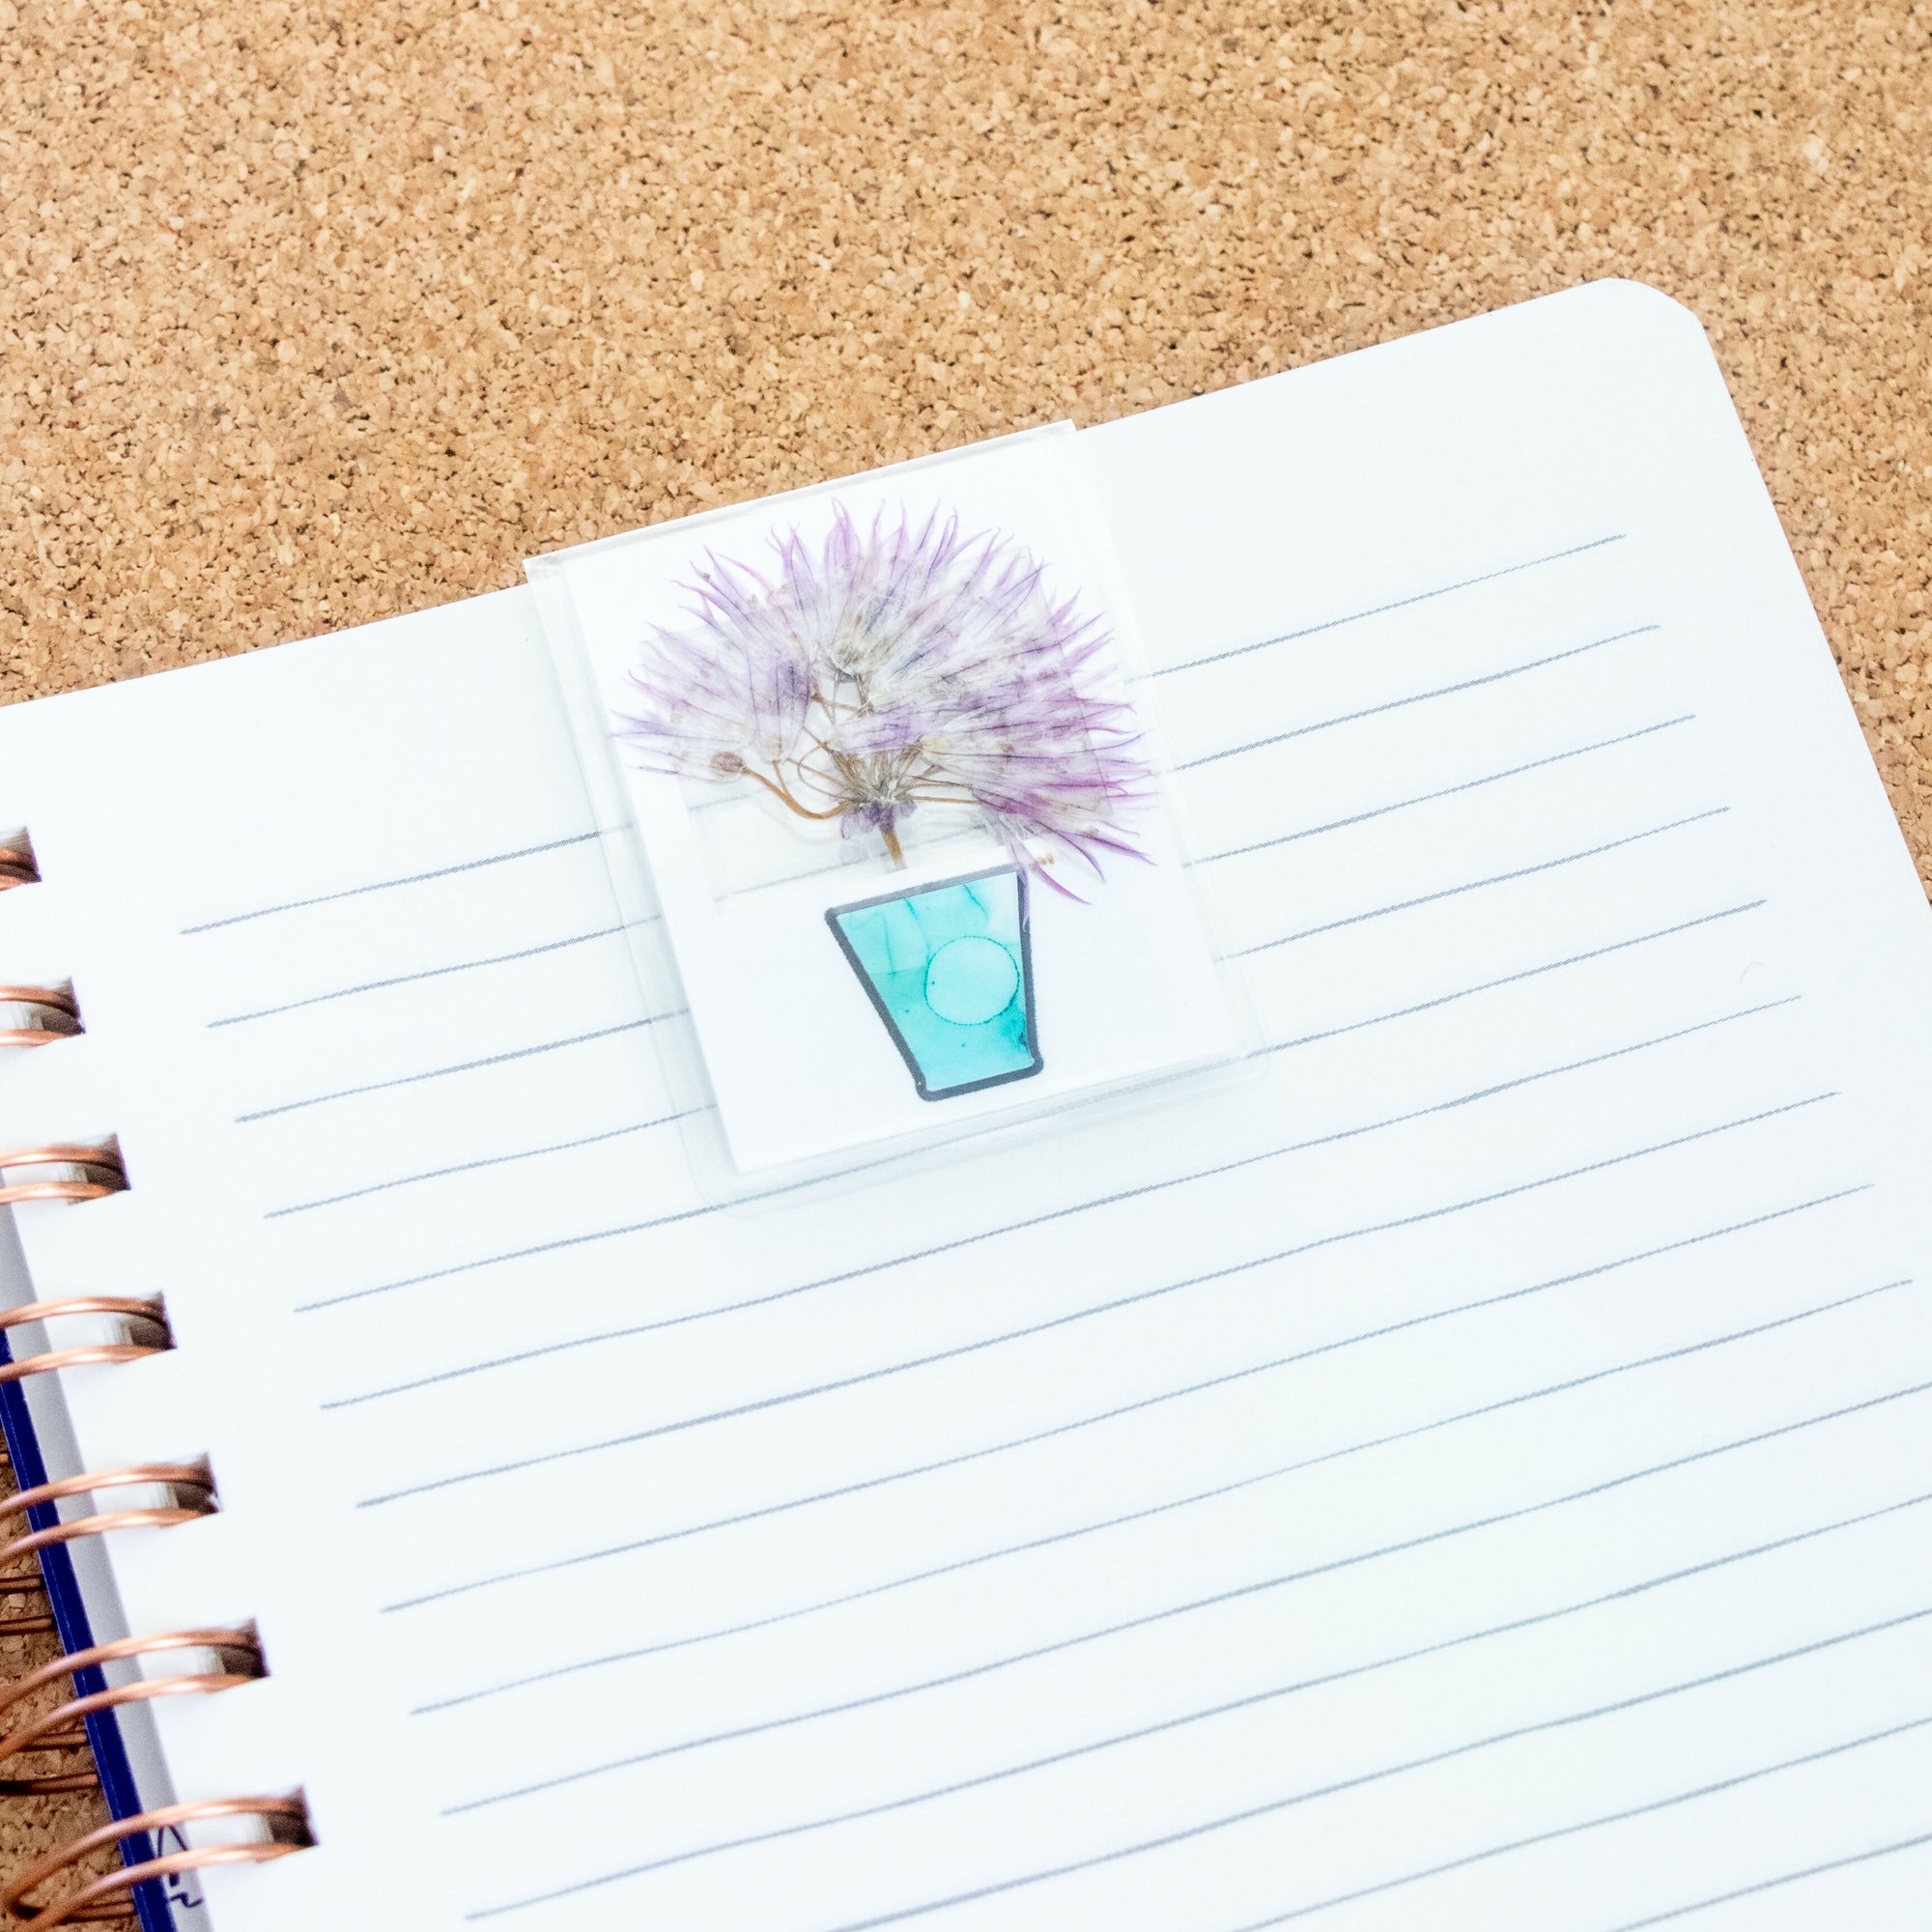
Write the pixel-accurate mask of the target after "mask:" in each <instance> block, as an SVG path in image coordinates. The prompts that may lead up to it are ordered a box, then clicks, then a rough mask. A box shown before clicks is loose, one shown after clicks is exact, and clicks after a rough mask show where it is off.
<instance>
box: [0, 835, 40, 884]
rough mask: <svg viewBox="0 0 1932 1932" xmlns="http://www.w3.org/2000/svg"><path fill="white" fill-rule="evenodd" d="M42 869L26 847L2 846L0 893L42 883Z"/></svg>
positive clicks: (0, 850) (0, 851) (0, 848)
mask: <svg viewBox="0 0 1932 1932" xmlns="http://www.w3.org/2000/svg"><path fill="white" fill-rule="evenodd" d="M40 878H41V868H40V867H38V866H37V865H36V864H35V863H34V855H33V853H32V852H30V851H29V850H28V849H27V847H26V846H24V845H0V893H4V892H6V891H7V890H9V888H11V887H14V886H33V885H38V884H39V883H40Z"/></svg>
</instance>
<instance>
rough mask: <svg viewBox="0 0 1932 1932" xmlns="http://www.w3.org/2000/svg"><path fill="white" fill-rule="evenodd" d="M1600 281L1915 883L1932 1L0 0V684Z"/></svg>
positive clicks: (514, 564)
mask: <svg viewBox="0 0 1932 1932" xmlns="http://www.w3.org/2000/svg"><path fill="white" fill-rule="evenodd" d="M1611 274H1618V275H1633V276H1637V277H1641V278H1642V279H1644V280H1647V281H1650V282H1652V283H1654V284H1656V285H1657V286H1658V287H1659V288H1662V289H1663V290H1665V291H1667V292H1668V293H1669V294H1671V295H1674V296H1676V297H1677V298H1680V299H1681V300H1683V301H1685V302H1687V303H1689V304H1690V307H1691V308H1692V309H1694V310H1695V311H1696V313H1697V314H1698V315H1699V316H1700V317H1701V318H1702V319H1703V321H1704V323H1705V325H1706V327H1707V328H1708V329H1709V331H1710V333H1711V336H1712V338H1713V340H1714V342H1715V345H1716V347H1717V351H1718V355H1719V359H1720V361H1721V363H1722V365H1723V369H1724V372H1725V375H1726V377H1727V379H1728V381H1729V383H1730V385H1731V389H1732V393H1733V395H1734V396H1735V398H1736V401H1737V404H1738V407H1739V410H1740V412H1741V413H1742V415H1743V418H1744V422H1745V426H1746V428H1747V431H1748V433H1749V435H1750V439H1751V441H1752V443H1753V445H1754V447H1755V449H1756V451H1757V456H1758V460H1759V462H1760V464H1761V465H1762V467H1763V469H1764V472H1765V475H1766V478H1767V480H1768V481H1769V483H1770V487H1771V491H1772V495H1773V497H1775V499H1776V504H1777V507H1778V510H1779V512H1780V514H1781V515H1782V517H1783V520H1784V525H1785V527H1786V529H1787V531H1788V532H1789V534H1790V537H1791V540H1792V544H1793V547H1794V549H1795V550H1796V552H1797V554H1798V558H1799V562H1800V564H1801V566H1802V567H1803V569H1804V576H1805V579H1806V582H1808V583H1809V585H1810V589H1811V594H1812V597H1813V599H1814V600H1815V602H1816V605H1817V608H1818V611H1819V613H1820V615H1821V617H1822V618H1823V620H1824V625H1825V629H1826V631H1827V633H1828V634H1829V636H1830V638H1831V640H1832V645H1833V650H1834V651H1835V652H1836V654H1837V658H1838V662H1839V665H1840V668H1841V669H1842V671H1843V674H1844V679H1845V682H1846V685H1847V687H1848V688H1849V690H1850V692H1851V695H1852V697H1853V699H1854V701H1855V703H1856V704H1857V707H1858V711H1859V715H1860V717H1861V720H1862V722H1863V725H1864V728H1865V732H1866V735H1867V737H1868V739H1869V741H1870V743H1871V746H1872V750H1873V753H1874V754H1875V756H1876V757H1877V760H1878V763H1879V767H1880V770H1881V772H1882V773H1883V775H1884V778H1885V781H1886V783H1887V786H1888V787H1889V792H1890V796H1891V800H1892V803H1893V805H1894V807H1895V809H1896V810H1897V812H1898V815H1899V818H1900V821H1901V823H1902V824H1903V826H1904V828H1905V831H1906V836H1907V838H1908V839H1909V841H1910V842H1911V845H1912V849H1913V852H1914V855H1915V857H1916V858H1917V860H1918V865H1919V868H1920V872H1921V876H1922V877H1925V878H1926V879H1928V880H1932V739H1928V729H1932V689H1928V684H1932V610H1928V601H1927V593H1928V582H1927V568H1928V566H1927V558H1928V539H1932V382H1928V370H1929V369H1932V338H1929V337H1928V334H1927V327H1926V325H1927V319H1928V314H1927V300H1926V292H1927V287H1928V278H1932V5H1928V4H1926V0H1860V4H1858V5H1853V4H1850V0H1823V4H1815V5H1807V4H1787V3H1786V0H1615V4H1614V6H1612V5H1610V4H1608V0H1600V4H1597V5H1591V6H1577V5H1563V4H1557V0H1460V4H1454V3H1452V0H1297V4H1295V5H1293V6H1289V5H1286V4H1282V0H1275V4H1272V5H1259V4H1250V0H1158V4H1154V0H1068V4H1065V5H1053V4H1044V0H1040V3H1039V4H1036V0H977V3H976V4H963V3H962V4H952V5H948V4H943V0H921V4H918V5H913V4H908V0H844V4H841V5H837V6H828V5H825V4H823V0H690V4H679V0H605V3H604V4H596V0H295V4H291V0H201V4H193V0H0V699H5V700H13V699H18V698H25V697H30V696H38V695H41V694H43V693H46V692H53V691H61V690H66V689H69V688H71V687H73V686H77V685H85V684H92V683H98V682H100V681H103V680H107V679H113V678H121V677H128V676H132V675H135V674H138V673H141V672H145V671H149V670H156V669H160V668H165V667H167V666H171V665H179V664H185V663H189V662H192V661H195V660H199V659H206V658H211V657H216V656H221V655H224V654H227V653H231V652H237V651H242V650H247V649H251V648H253V647H255V646H258V645H261V644H267V643H271V642H274V641H276V640H278V639H286V638H294V637H301V636H307V635H311V634H314V633H317V632H322V631H328V630H334V629H338V628H341V627H342V626H344V625H348V624H352V623H360V622H364V621H366V620H368V619H371V618H376V617H382V616H386V615H389V614H392V613H394V612H398V611H410V610H414V609H417V608H420V607H422V606H425V605H429V604H433V603H439V602H442V601H444V600H447V599H449V598H453V597H459V596H464V595H467V594H469V593H470V592H473V591H480V590H485V589H492V588H497V587H499V586H502V585H504V584H508V583H512V582H516V581H518V579H519V576H520V565H521V562H522V559H523V558H524V557H525V556H526V555H528V554H531V553H533V552H536V551H540V550H544V549H549V548H552V547H554V546H556V545H558V544H561V543H565V542H569V541H572V540H575V539H578V538H584V537H591V536H597V535H602V534H606V533H608V532H611V531H613V530H617V529H622V528H625V527H628V526H635V525H637V524H639V523H644V522H649V521H655V520H658V519H662V518H666V517H672V516H677V515H681V514H683V513H685V512H686V511H689V510H691V509H694V508H697V507H700V506H703V505H708V504H712V503H717V502H721V501H728V500H734V499H739V498H744V497H754V496H759V495H763V494H765V493H766V492H769V491H772V490H778V489H782V488H786V487H789V486H791V485H795V484H801V483H806V482H810V481H813V480H816V479H818V478H821V477H825V476H829V475H836V474H841V473H844V472H847V471H850V470H853V469H862V468H865V467H867V466H869V465H873V464H877V463H881V462H886V461H890V460H893V459H895V458H899V457H905V456H912V455H918V454H922V453H924V452H926V451H929V450H933V449H937V448H942V447H946V446H949V445H952V444H956V443H960V442H965V441H970V440H974V439H977V438H980V437H983V436H988V435H992V434H996V433H998V432H1001V431H1004V430H1009V429H1013V428H1017V427H1021V426H1024V425H1027V424H1030V423H1035V422H1040V421H1047V420H1051V419H1053V418H1056V417H1061V416H1070V417H1072V418H1073V419H1074V420H1076V421H1080V422H1093V421H1097V420H1100V419H1102V418H1105V417H1109V416H1113V415H1117V414H1120V413H1122V412H1127V411H1133V410H1139V409H1145V408H1147V407H1149V406H1151V405H1152V404H1155V403H1159V402H1164V401H1167V400H1169V399H1171V398H1175V397H1179V396H1184V395H1189V394H1192V393H1194V392H1196V391H1198V390H1201V389H1205V388H1210V387H1215V386H1218V385H1220V384H1228V383H1235V382H1239V381H1241V380H1243V379H1245V378H1248V377H1252V376H1255V375H1258V374H1262V373H1264V372H1265V371H1268V370H1272V369H1279V368H1283V367H1287V366H1290V365H1293V364H1298V363H1303V362H1307V361H1311V360H1315V359H1317V358H1320V357H1322V356H1327V355H1336V354H1338V353H1340V352H1342V351H1345V350H1350V349H1355V348H1360V347H1363V346H1365V345H1367V344H1370V343H1374V342H1378V341H1382V340H1385V339H1387V338H1388V337H1390V336H1393V335H1398V334H1401V333H1404V332H1406V331H1408V330H1410V329H1414V328H1419V327H1427V326H1430V325H1432V324H1435V323H1440V322H1446V321H1450V320H1453V319H1455V318H1457V317H1461V316H1465V315H1469V314H1473V313H1476V312H1478V311H1480V310H1483V309H1486V308H1492V307H1495V306H1498V305H1500V304H1502V303H1506V302H1512V301H1518V300H1520V299H1523V298H1527V297H1530V296H1534V295H1540V294H1545V293H1548V292H1549V291H1552V290H1555V289H1560V288H1563V287H1566V286H1569V285H1571V284H1573V283H1576V282H1578V281H1581V280H1585V279H1589V278H1592V277H1598V276H1603V275H1611ZM8 1648H9V1650H10V1651H12V1650H18V1649H21V1646H20V1645H19V1644H18V1643H17V1642H14V1640H9V1644H8ZM9 1662H10V1667H12V1660H9ZM18 1662H19V1663H20V1664H21V1665H24V1663H25V1662H27V1658H26V1656H25V1654H24V1653H23V1654H22V1656H21V1658H20V1659H19V1660H18ZM67 1804H68V1819H69V1820H70V1821H71V1817H72V1816H74V1815H80V1814H83V1813H84V1812H85V1809H86V1804H85V1801H82V1802H81V1804H79V1806H78V1808H77V1810H76V1807H75V1806H74V1804H73V1803H72V1802H71V1801H67ZM61 1822H63V1820H62V1819H60V1818H57V1817H56V1816H55V1814H54V1812H53V1811H52V1810H51V1809H49V1808H46V1807H43V1806H42V1805H40V1804H36V1803H34V1802H28V1801H14V1800H7V1801H0V1872H5V1871H10V1870H12V1869H14V1868H16V1867H17V1865H18V1863H19V1861H21V1859H22V1858H23V1856H24V1855H25V1854H26V1852H27V1850H28V1848H29V1847H30V1846H32V1845H39V1844H42V1843H44V1842H46V1840H47V1838H48V1836H49V1834H50V1833H53V1832H54V1831H55V1830H56V1829H57V1827H58V1825H59V1824H60V1823H61Z"/></svg>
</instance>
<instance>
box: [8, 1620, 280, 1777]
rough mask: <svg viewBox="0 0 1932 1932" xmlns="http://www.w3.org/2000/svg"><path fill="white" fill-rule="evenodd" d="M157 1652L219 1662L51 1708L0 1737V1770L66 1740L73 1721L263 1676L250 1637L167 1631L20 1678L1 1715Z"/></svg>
mask: <svg viewBox="0 0 1932 1932" xmlns="http://www.w3.org/2000/svg"><path fill="white" fill-rule="evenodd" d="M162 1650H212V1651H213V1652H214V1653H215V1654H216V1655H217V1656H218V1657H219V1658H220V1659H221V1660H222V1662H223V1664H224V1666H225V1667H224V1668H223V1669H221V1670H199V1671H186V1672H183V1673H181V1674H180V1675H178V1676H174V1677H136V1678H134V1679H132V1680H131V1681H130V1682H128V1683H127V1684H120V1685H114V1686H110V1687H109V1688H108V1689H107V1690H97V1691H95V1692H93V1693H92V1694H91V1695H89V1696H85V1697H75V1698H71V1699H70V1700H69V1701H68V1702H66V1703H63V1704H56V1705H55V1706H54V1708H53V1709H52V1710H50V1711H46V1712H43V1714H42V1715H41V1716H40V1717H38V1718H31V1719H28V1720H27V1722H26V1723H24V1724H21V1725H19V1726H17V1727H16V1728H15V1729H14V1730H12V1731H10V1732H8V1733H7V1734H6V1736H4V1737H0V1764H4V1763H6V1762H7V1760H8V1759H9V1758H11V1757H14V1756H16V1755H17V1754H18V1753H19V1752H21V1751H27V1750H44V1749H46V1748H47V1747H48V1744H49V1740H50V1739H51V1738H53V1737H59V1736H65V1735H66V1734H67V1733H68V1732H69V1730H70V1729H71V1726H72V1725H73V1723H74V1721H75V1720H76V1719H81V1718H85V1717H87V1716H89V1715H90V1714H91V1713H93V1712H95V1711H113V1710H118V1709H119V1708H120V1707H121V1706H122V1705H124V1704H146V1703H152V1702H153V1701H154V1700H155V1699H156V1698H157V1697H186V1696H200V1695H206V1694H208V1693H210V1692H212V1691H216V1690H234V1689H235V1688H236V1687H237V1686H238V1685H241V1684H250V1683H253V1682H254V1681H255V1679H256V1678H258V1677H260V1676H261V1675H262V1674H263V1671H262V1652H261V1647H260V1645H259V1644H258V1643H257V1642H256V1640H255V1637H254V1634H253V1633H252V1632H249V1631H244V1630H188V1631H168V1632H166V1633H164V1634H161V1635H159V1636H128V1637H122V1638H120V1639H119V1640H117V1641H116V1642H113V1643H98V1644H96V1645H94V1647H93V1648H92V1649H91V1650H76V1651H73V1652H71V1654H70V1655H68V1656H66V1657H58V1658H56V1659H54V1661H53V1662H51V1663H43V1664H42V1665H41V1667H40V1668H39V1669H38V1670H32V1671H29V1672H28V1673H27V1675H26V1676H24V1677H18V1678H15V1679H14V1682H13V1683H11V1684H9V1685H7V1686H6V1687H5V1689H4V1690H0V1712H5V1711H7V1710H9V1709H11V1708H12V1707H13V1706H14V1704H17V1703H18V1702H19V1701H20V1699H21V1698H22V1697H27V1696H31V1695H32V1694H33V1693H34V1692H35V1691H36V1690H40V1689H41V1688H42V1687H43V1685H47V1684H54V1683H58V1682H59V1681H60V1679H61V1678H63V1677H71V1676H72V1675H73V1673H74V1672H75V1671H79V1670H87V1669H90V1668H92V1667H94V1666H95V1665H97V1664H102V1663H113V1662H119V1661H121V1660H123V1659H125V1658H129V1657H145V1656H148V1655H150V1654H151V1653H153V1652H155V1651H162Z"/></svg>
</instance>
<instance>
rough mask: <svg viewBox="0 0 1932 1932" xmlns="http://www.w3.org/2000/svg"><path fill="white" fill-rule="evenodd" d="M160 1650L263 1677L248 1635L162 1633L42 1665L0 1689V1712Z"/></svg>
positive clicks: (118, 1640) (66, 1707)
mask: <svg viewBox="0 0 1932 1932" xmlns="http://www.w3.org/2000/svg"><path fill="white" fill-rule="evenodd" d="M162 1650H212V1651H214V1652H215V1653H216V1654H217V1655H219V1656H220V1657H222V1658H224V1659H228V1660H233V1659H237V1658H242V1659H246V1660H247V1661H248V1662H250V1663H252V1664H253V1666H254V1668H253V1670H252V1671H250V1672H248V1673H246V1674H248V1675H251V1676H256V1677H259V1676H260V1675H261V1674H262V1648H261V1645H260V1644H259V1643H257V1642H256V1640H255V1637H254V1634H252V1633H251V1632H249V1631H245V1630H185V1631H163V1632H161V1633H160V1634H158V1635H156V1636H124V1637H117V1638H116V1639H115V1640H114V1641H113V1642H112V1643H97V1644H95V1645H94V1646H93V1647H92V1648H91V1649H88V1650H75V1651H70V1652H69V1653H68V1655H67V1656H65V1657H57V1658H55V1659H54V1660H53V1662H51V1663H43V1664H42V1665H41V1666H40V1668H39V1669H38V1670H30V1671H28V1672H27V1674H26V1675H25V1676H24V1677H16V1678H14V1680H13V1682H12V1683H10V1684H6V1685H0V1711H10V1710H12V1709H13V1707H14V1705H15V1704H17V1703H18V1702H19V1701H20V1699H21V1698H22V1697H31V1696H32V1695H33V1694H34V1692H35V1691H36V1690H42V1689H43V1687H45V1686H46V1685H49V1684H57V1683H59V1682H60V1680H61V1679H62V1678H63V1677H71V1676H72V1675H73V1674H74V1673H75V1672H76V1671H79V1670H92V1669H94V1668H96V1667H97V1666H98V1665H99V1664H102V1663H118V1662H122V1661H123V1660H125V1659H127V1658H130V1657H148V1656H152V1655H153V1654H154V1653H155V1652H156V1651H162ZM77 1708H78V1706H71V1705H63V1706H62V1707H61V1709H62V1710H63V1711H69V1710H73V1709H77Z"/></svg>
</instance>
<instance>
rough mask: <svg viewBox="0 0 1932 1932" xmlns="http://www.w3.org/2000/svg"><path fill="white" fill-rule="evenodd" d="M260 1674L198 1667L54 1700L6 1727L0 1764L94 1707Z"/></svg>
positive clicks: (197, 1690) (249, 1680) (228, 1686)
mask: <svg viewBox="0 0 1932 1932" xmlns="http://www.w3.org/2000/svg"><path fill="white" fill-rule="evenodd" d="M260 1676H261V1672H260V1671H258V1670H249V1671H240V1670H197V1671H192V1672H185V1673H184V1674H183V1675H181V1676H179V1677H137V1678H135V1679H134V1680H133V1682H132V1683H130V1684H116V1685H111V1686H110V1687H109V1688H108V1689H107V1690H96V1691H95V1692H93V1693H92V1695H90V1696H86V1697H76V1698H74V1700H73V1701H72V1702H71V1703H70V1704H57V1705H55V1706H54V1708H53V1709H52V1710H51V1711H48V1712H45V1713H43V1715H42V1716H41V1717H38V1718H30V1719H28V1720H27V1721H26V1722H25V1723H24V1724H22V1725H20V1726H19V1728H18V1729H17V1730H13V1731H9V1732H8V1734H7V1735H6V1736H5V1737H4V1738H0V1764H5V1763H6V1761H7V1760H8V1759H9V1758H10V1757H14V1756H15V1755H16V1754H17V1753H19V1752H20V1751H25V1750H41V1749H43V1748H44V1747H43V1745H42V1744H41V1743H40V1742H39V1740H40V1739H41V1738H42V1737H43V1734H44V1733H46V1732H48V1731H53V1730H57V1729H58V1728H59V1727H60V1726H61V1725H62V1724H64V1723H67V1722H69V1721H70V1720H71V1719H75V1718H85V1717H88V1716H90V1715H92V1714H93V1713H94V1712H96V1711H118V1710H119V1709H120V1708H121V1707H122V1705H124V1704H152V1703H155V1702H156V1700H157V1699H159V1698H162V1697H204V1696H209V1695H212V1694H213V1692H215V1691H217V1690H239V1689H240V1688H241V1686H242V1685H243V1684H253V1683H255V1682H256V1681H257V1680H258V1679H259V1678H260Z"/></svg>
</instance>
